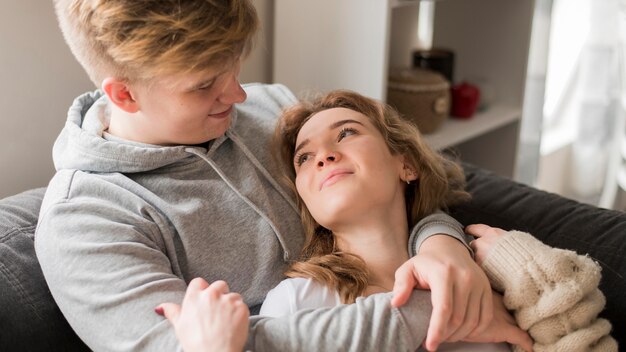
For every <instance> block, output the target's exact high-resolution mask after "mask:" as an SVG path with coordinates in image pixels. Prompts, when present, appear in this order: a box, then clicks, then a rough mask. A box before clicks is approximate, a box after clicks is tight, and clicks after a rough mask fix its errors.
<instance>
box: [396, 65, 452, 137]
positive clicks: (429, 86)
mask: <svg viewBox="0 0 626 352" xmlns="http://www.w3.org/2000/svg"><path fill="white" fill-rule="evenodd" d="M387 102H388V103H389V105H391V106H393V107H394V108H395V109H396V110H398V112H400V114H402V115H403V116H404V117H405V118H407V119H409V120H411V121H413V122H414V123H415V124H416V125H417V127H418V128H419V130H420V132H422V133H424V134H426V133H432V132H434V131H435V130H437V128H439V127H440V126H441V124H442V123H443V122H444V121H445V119H446V118H447V117H448V114H449V112H450V83H449V82H448V81H447V80H446V79H445V78H444V77H443V76H442V75H441V74H439V73H437V72H434V71H430V70H426V69H422V68H412V69H400V70H393V71H392V72H391V73H390V75H389V84H388V90H387Z"/></svg>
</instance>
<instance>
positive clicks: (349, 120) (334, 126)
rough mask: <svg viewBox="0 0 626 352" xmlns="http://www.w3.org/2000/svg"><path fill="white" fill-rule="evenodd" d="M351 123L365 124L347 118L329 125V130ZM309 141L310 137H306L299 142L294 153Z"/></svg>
mask: <svg viewBox="0 0 626 352" xmlns="http://www.w3.org/2000/svg"><path fill="white" fill-rule="evenodd" d="M349 123H357V124H359V125H361V126H364V125H363V124H362V123H361V122H359V121H357V120H352V119H346V120H339V121H336V122H333V123H332V124H331V125H330V126H328V129H329V130H334V129H335V128H337V127H340V126H343V125H346V124H349ZM308 143H309V139H308V138H307V139H305V140H303V141H302V142H301V143H300V144H298V146H297V147H296V150H294V152H293V154H294V155H295V154H298V151H299V150H300V149H302V148H303V147H304V146H305V145H307V144H308Z"/></svg>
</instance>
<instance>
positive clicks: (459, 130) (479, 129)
mask: <svg viewBox="0 0 626 352" xmlns="http://www.w3.org/2000/svg"><path fill="white" fill-rule="evenodd" d="M521 118H522V111H521V110H520V109H519V108H515V107H511V106H505V105H495V106H492V107H490V108H489V109H488V110H486V111H484V112H480V113H478V114H476V115H474V116H472V117H471V118H469V119H459V118H455V117H449V118H448V119H447V120H446V121H445V122H444V123H443V125H442V126H441V127H440V128H439V129H438V130H437V131H435V132H434V133H431V134H425V135H424V139H425V140H426V142H427V143H428V145H430V147H431V148H433V149H436V150H441V149H445V148H448V147H451V146H454V145H457V144H460V143H463V142H466V141H468V140H471V139H473V138H475V137H478V136H480V135H482V134H485V133H488V132H490V131H493V130H495V129H498V128H500V127H503V126H505V125H508V124H510V123H512V122H515V121H518V120H520V119H521Z"/></svg>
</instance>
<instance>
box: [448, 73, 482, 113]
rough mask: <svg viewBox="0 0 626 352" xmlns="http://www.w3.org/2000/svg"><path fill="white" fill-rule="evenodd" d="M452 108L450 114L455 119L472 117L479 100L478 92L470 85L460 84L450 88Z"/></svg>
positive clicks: (476, 88)
mask: <svg viewBox="0 0 626 352" xmlns="http://www.w3.org/2000/svg"><path fill="white" fill-rule="evenodd" d="M451 91H452V92H451V93H452V108H451V111H450V114H451V115H452V116H455V117H460V118H469V117H472V116H473V115H474V113H475V112H476V108H478V101H479V100H480V90H479V89H478V87H476V86H475V85H473V84H471V83H467V82H462V83H459V84H455V85H453V86H452V88H451Z"/></svg>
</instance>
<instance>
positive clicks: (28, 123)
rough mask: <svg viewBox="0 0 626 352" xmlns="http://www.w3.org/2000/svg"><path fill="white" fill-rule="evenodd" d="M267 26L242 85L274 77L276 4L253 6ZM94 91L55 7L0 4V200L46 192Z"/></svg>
mask: <svg viewBox="0 0 626 352" xmlns="http://www.w3.org/2000/svg"><path fill="white" fill-rule="evenodd" d="M253 3H255V5H256V6H257V9H258V11H259V16H260V17H261V21H262V22H263V27H264V31H263V32H262V33H261V34H260V36H259V40H258V41H257V46H256V49H255V51H254V52H253V53H252V54H251V56H250V57H249V59H248V61H247V62H246V63H245V65H244V68H243V69H242V75H241V80H242V82H268V81H269V79H270V77H271V72H270V66H271V65H270V64H271V55H270V53H271V52H272V50H271V40H270V39H271V23H272V18H273V0H253ZM93 88H94V86H93V84H92V83H91V82H90V81H89V79H88V78H87V75H86V74H85V73H84V72H83V71H82V68H81V67H80V66H79V65H78V63H77V62H76V61H75V60H74V58H73V57H72V55H71V53H70V51H69V49H68V48H67V47H66V45H65V43H64V42H63V38H62V35H61V32H60V30H59V29H58V26H57V23H56V19H55V16H54V10H53V5H52V1H41V0H19V1H8V0H7V1H2V11H0V170H1V171H0V198H2V197H5V196H8V195H12V194H15V193H17V192H20V191H24V190H27V189H30V188H34V187H40V186H45V185H46V184H47V183H48V181H49V179H50V178H51V177H52V175H53V174H54V167H53V164H52V156H51V154H52V153H51V151H52V145H53V143H54V140H55V139H56V136H57V135H58V133H59V131H60V130H61V128H62V127H63V124H64V123H65V117H66V112H67V108H68V107H69V105H70V103H71V102H72V100H73V98H74V97H76V96H77V95H79V94H81V93H83V92H85V91H87V90H92V89H93Z"/></svg>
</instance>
